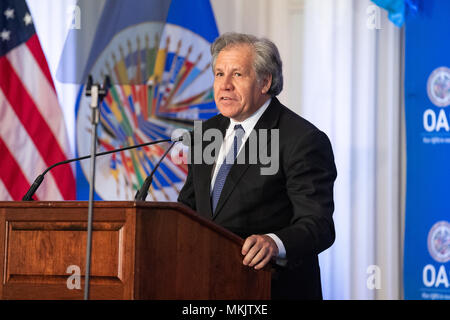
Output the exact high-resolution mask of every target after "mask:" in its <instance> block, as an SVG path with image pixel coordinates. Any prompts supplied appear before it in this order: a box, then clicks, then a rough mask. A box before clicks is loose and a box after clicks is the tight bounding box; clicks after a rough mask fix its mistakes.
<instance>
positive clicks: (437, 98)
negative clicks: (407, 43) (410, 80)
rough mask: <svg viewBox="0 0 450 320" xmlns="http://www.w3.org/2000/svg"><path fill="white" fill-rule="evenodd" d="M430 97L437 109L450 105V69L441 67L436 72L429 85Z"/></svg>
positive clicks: (429, 79) (431, 76) (429, 80)
mask: <svg viewBox="0 0 450 320" xmlns="http://www.w3.org/2000/svg"><path fill="white" fill-rule="evenodd" d="M427 92H428V97H429V98H430V100H431V102H433V104H434V105H436V106H437V107H447V106H449V105H450V69H449V68H447V67H440V68H437V69H436V70H434V71H433V72H432V73H431V75H430V77H429V78H428V83H427Z"/></svg>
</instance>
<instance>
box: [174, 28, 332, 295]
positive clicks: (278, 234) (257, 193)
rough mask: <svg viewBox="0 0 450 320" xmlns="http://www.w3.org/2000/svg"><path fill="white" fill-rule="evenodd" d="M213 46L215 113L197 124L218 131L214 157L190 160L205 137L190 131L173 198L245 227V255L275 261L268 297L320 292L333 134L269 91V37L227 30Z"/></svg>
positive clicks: (275, 88)
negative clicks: (185, 165) (185, 166)
mask: <svg viewBox="0 0 450 320" xmlns="http://www.w3.org/2000/svg"><path fill="white" fill-rule="evenodd" d="M211 53H212V57H213V72H214V79H215V80H214V99H215V102H216V105H217V108H218V109H219V111H220V114H219V115H217V116H215V117H213V118H211V119H209V120H208V121H205V122H204V123H203V124H202V132H203V133H205V132H207V131H208V130H213V129H217V130H219V131H220V138H221V139H222V141H221V143H220V148H219V149H218V150H217V152H216V153H215V154H213V157H214V159H215V162H214V163H208V161H203V160H201V161H194V159H203V158H204V153H203V151H204V150H207V149H205V148H207V146H208V142H207V141H204V140H207V139H202V138H200V139H199V138H198V137H197V138H196V137H195V134H194V136H193V141H192V142H191V148H190V151H191V152H190V159H191V164H190V165H189V171H188V176H187V180H186V183H185V185H184V187H183V189H182V190H181V192H180V195H179V198H178V201H179V202H181V203H184V204H185V205H187V206H189V207H191V208H192V209H194V210H195V211H197V212H198V213H199V214H200V215H202V216H203V217H205V218H207V219H211V220H213V221H214V222H215V223H217V224H219V225H221V226H223V227H224V228H226V229H228V230H230V231H232V232H234V233H236V234H238V235H239V236H241V237H243V238H244V239H245V241H244V245H243V247H242V254H243V264H244V265H247V266H249V267H253V268H255V269H261V268H263V267H264V266H265V265H266V264H267V263H268V262H269V261H273V266H274V269H275V272H274V274H273V278H272V298H273V299H322V290H321V283H320V270H319V263H318V254H319V253H320V252H322V251H323V250H325V249H327V248H328V247H330V246H331V245H332V244H333V242H334V239H335V232H334V223H333V219H332V213H333V210H334V203H333V184H334V180H335V179H336V168H335V164H334V157H333V151H332V148H331V144H330V142H329V140H328V138H327V136H326V135H325V134H324V133H323V132H321V131H320V130H319V129H317V128H316V127H315V126H314V125H312V124H311V123H310V122H308V121H307V120H305V119H303V118H302V117H300V116H298V115H297V114H295V113H294V112H292V111H290V110H289V109H288V108H286V107H285V106H283V105H282V104H281V103H280V102H279V101H278V99H277V98H276V95H278V94H279V93H280V92H281V90H282V87H283V76H282V64H281V59H280V56H279V53H278V50H277V48H276V46H275V45H274V44H273V43H272V42H271V41H269V40H267V39H259V38H256V37H254V36H251V35H245V34H237V33H227V34H224V35H222V36H220V37H219V38H217V39H216V41H215V42H214V43H213V44H212V46H211ZM255 137H256V139H254V138H255ZM266 137H267V139H266ZM255 141H257V142H256V143H255ZM198 144H201V147H200V148H196V147H195V146H198ZM195 150H200V152H201V153H202V155H201V157H198V154H197V157H196V154H195V152H196V151H195ZM197 153H198V151H197ZM255 153H256V156H255ZM262 155H266V156H264V157H263V156H262ZM268 155H270V158H269V159H270V163H268V161H267V159H268V157H267V156H268ZM236 156H237V159H235V157H236ZM230 159H231V161H230ZM255 160H256V161H255Z"/></svg>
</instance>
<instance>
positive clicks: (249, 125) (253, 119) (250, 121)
mask: <svg viewBox="0 0 450 320" xmlns="http://www.w3.org/2000/svg"><path fill="white" fill-rule="evenodd" d="M271 101H272V98H269V99H267V101H266V102H264V104H263V105H262V106H261V107H260V108H259V109H258V110H256V111H255V112H254V113H253V114H252V115H251V116H250V117H248V118H247V119H245V120H244V121H242V122H237V121H235V120H233V119H231V118H230V126H229V127H228V130H227V134H226V135H227V136H228V135H229V134H231V133H232V132H233V131H234V126H235V125H237V124H240V125H241V126H242V127H243V128H244V131H245V135H246V136H247V135H249V134H250V132H251V131H252V130H253V128H254V127H255V125H256V123H257V122H258V120H259V118H261V116H262V114H263V113H264V111H266V109H267V107H268V106H269V104H270V102H271Z"/></svg>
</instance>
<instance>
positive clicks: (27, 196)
mask: <svg viewBox="0 0 450 320" xmlns="http://www.w3.org/2000/svg"><path fill="white" fill-rule="evenodd" d="M182 140H183V136H181V137H178V138H175V139H164V140H156V141H151V142H146V143H141V144H136V145H132V146H128V147H123V148H120V149H114V150H110V151H105V152H100V153H96V154H95V156H96V157H97V156H104V155H107V154H111V153H115V152H120V151H124V150H129V149H135V148H139V147H145V146H149V145H152V144H158V143H162V142H172V145H171V146H170V147H169V148H168V149H167V151H169V150H170V149H171V148H172V147H173V145H174V144H175V142H178V141H182ZM167 151H166V154H167ZM164 156H165V154H164ZM90 157H91V155H87V156H83V157H78V158H73V159H68V160H64V161H60V162H57V163H55V164H53V165H51V166H50V167H48V168H47V169H45V171H44V172H43V173H42V174H40V175H39V176H38V177H37V178H36V180H34V182H33V184H32V185H31V186H30V188H29V189H28V191H27V193H26V194H25V195H24V196H23V198H22V201H33V198H32V197H33V195H34V194H35V193H36V190H37V189H38V188H39V186H40V185H41V183H42V181H43V180H44V176H45V175H46V174H47V172H49V171H50V170H51V169H53V168H54V167H56V166H59V165H61V164H66V163H70V162H74V161H80V160H85V159H88V158H90ZM158 164H159V163H158ZM155 168H156V166H155Z"/></svg>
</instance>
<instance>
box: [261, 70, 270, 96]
mask: <svg viewBox="0 0 450 320" xmlns="http://www.w3.org/2000/svg"><path fill="white" fill-rule="evenodd" d="M271 86H272V75H271V74H269V75H267V76H265V77H264V79H263V81H262V88H261V93H262V94H267V92H269V89H270V87H271Z"/></svg>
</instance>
